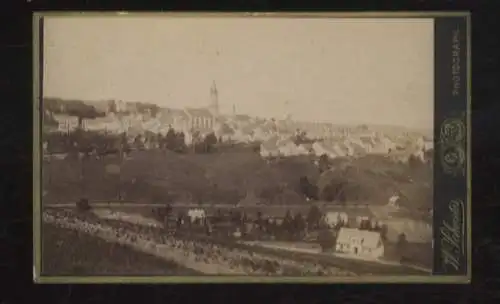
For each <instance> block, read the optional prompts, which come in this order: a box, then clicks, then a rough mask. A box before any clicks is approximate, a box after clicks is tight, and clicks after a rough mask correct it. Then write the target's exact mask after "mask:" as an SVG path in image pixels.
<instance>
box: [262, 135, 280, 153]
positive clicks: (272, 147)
mask: <svg viewBox="0 0 500 304" xmlns="http://www.w3.org/2000/svg"><path fill="white" fill-rule="evenodd" d="M278 140H279V138H278V137H277V136H274V137H271V138H270V139H268V140H266V141H265V142H263V143H262V144H261V145H260V156H262V157H264V158H267V157H276V156H279V155H280V150H279V147H278Z"/></svg>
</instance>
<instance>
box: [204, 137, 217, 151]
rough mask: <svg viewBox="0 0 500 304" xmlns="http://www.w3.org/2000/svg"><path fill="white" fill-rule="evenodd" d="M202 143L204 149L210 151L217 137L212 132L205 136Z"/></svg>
mask: <svg viewBox="0 0 500 304" xmlns="http://www.w3.org/2000/svg"><path fill="white" fill-rule="evenodd" d="M204 144H205V151H206V152H207V153H209V152H212V150H213V147H214V146H215V145H216V144H217V137H216V136H215V134H214V133H213V132H211V133H209V134H208V135H207V136H205V139H204Z"/></svg>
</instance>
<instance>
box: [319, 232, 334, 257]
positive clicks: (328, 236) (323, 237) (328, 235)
mask: <svg viewBox="0 0 500 304" xmlns="http://www.w3.org/2000/svg"><path fill="white" fill-rule="evenodd" d="M335 242H336V238H335V236H334V235H333V233H332V232H331V231H330V230H329V229H322V230H321V231H320V232H319V234H318V243H319V245H320V246H321V250H322V251H323V252H326V251H330V250H332V249H333V248H334V247H335Z"/></svg>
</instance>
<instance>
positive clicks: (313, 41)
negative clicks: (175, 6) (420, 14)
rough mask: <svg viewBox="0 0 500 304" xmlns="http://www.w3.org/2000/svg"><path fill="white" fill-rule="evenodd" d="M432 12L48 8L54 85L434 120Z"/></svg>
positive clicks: (347, 120) (188, 102) (280, 110)
mask: <svg viewBox="0 0 500 304" xmlns="http://www.w3.org/2000/svg"><path fill="white" fill-rule="evenodd" d="M433 39H434V34H433V20H432V19H312V18H311V19H302V18H301V19H291V18H290V19H287V18H279V19H274V18H273V19H270V18H255V17H254V18H227V17H226V18H214V17H210V18H207V17H205V18H188V17H182V18H179V17H177V18H174V17H167V16H162V17H159V16H157V15H156V16H154V17H153V16H141V17H137V16H135V17H132V16H120V17H118V16H115V17H109V16H108V17H50V18H46V19H45V37H44V64H45V67H44V92H43V95H44V96H50V97H60V98H71V99H82V100H106V99H116V100H124V101H142V102H152V103H156V104H159V105H160V106H165V107H172V108H183V107H203V106H207V105H208V104H209V100H210V98H209V92H210V86H211V84H212V81H215V82H216V83H217V87H218V90H219V105H220V108H221V112H223V113H231V112H232V107H233V104H234V105H235V107H236V111H237V112H238V113H240V114H250V115H256V116H263V117H276V118H282V117H283V116H284V115H285V114H286V113H289V114H291V115H292V118H293V119H297V120H305V121H327V122H334V123H339V124H351V123H355V124H358V123H366V124H384V125H400V126H407V127H415V128H426V129H428V128H432V126H433V108H434V106H433V104H434V72H433V71H434V52H433V48H434V41H433Z"/></svg>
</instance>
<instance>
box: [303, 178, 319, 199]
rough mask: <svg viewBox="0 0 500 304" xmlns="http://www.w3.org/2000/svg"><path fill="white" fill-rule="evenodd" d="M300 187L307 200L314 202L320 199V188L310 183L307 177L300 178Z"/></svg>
mask: <svg viewBox="0 0 500 304" xmlns="http://www.w3.org/2000/svg"><path fill="white" fill-rule="evenodd" d="M299 185H300V191H301V192H302V194H303V195H304V196H305V197H306V198H308V199H313V200H317V199H318V187H316V185H313V184H312V183H311V182H310V181H309V179H308V178H307V176H301V177H300V180H299Z"/></svg>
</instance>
